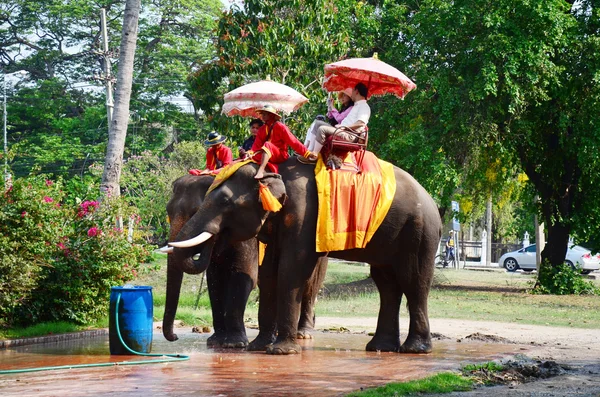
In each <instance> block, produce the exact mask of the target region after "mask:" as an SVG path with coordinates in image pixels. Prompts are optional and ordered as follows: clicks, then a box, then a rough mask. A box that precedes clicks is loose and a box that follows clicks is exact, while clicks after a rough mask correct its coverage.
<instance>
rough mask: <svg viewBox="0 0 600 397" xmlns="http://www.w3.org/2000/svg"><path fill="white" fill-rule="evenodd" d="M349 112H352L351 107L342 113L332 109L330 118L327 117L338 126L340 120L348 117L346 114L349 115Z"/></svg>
mask: <svg viewBox="0 0 600 397" xmlns="http://www.w3.org/2000/svg"><path fill="white" fill-rule="evenodd" d="M351 110H352V106H350V107H348V108H347V109H346V110H344V111H343V112H338V111H337V110H335V109H333V110H332V111H331V116H329V115H328V116H329V117H333V118H334V119H335V122H336V123H337V124H339V123H341V122H342V120H344V119H345V118H346V116H348V114H349V113H350V111H351Z"/></svg>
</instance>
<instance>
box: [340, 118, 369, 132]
mask: <svg viewBox="0 0 600 397" xmlns="http://www.w3.org/2000/svg"><path fill="white" fill-rule="evenodd" d="M365 125H366V124H365V123H364V121H361V120H358V121H357V122H356V123H354V124H351V125H346V126H344V125H342V124H338V125H336V126H335V128H340V127H347V128H351V129H353V130H354V131H360V129H361V128H363V127H364V126H365Z"/></svg>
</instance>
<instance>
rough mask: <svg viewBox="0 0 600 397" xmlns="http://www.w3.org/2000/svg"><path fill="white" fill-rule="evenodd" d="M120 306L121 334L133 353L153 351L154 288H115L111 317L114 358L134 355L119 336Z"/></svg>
mask: <svg viewBox="0 0 600 397" xmlns="http://www.w3.org/2000/svg"><path fill="white" fill-rule="evenodd" d="M119 295H121V300H120V302H119V331H120V332H121V337H122V338H123V341H124V342H125V343H126V344H127V346H129V348H130V349H132V350H134V351H136V352H140V353H150V351H151V350H152V319H153V306H152V287H148V286H124V287H112V288H111V291H110V310H109V312H110V314H109V321H108V339H109V346H110V354H121V355H123V354H132V353H130V352H129V351H128V350H127V349H126V348H125V347H123V345H122V343H121V341H120V340H119V336H118V334H117V324H116V319H115V309H116V306H117V305H116V304H117V297H118V296H119Z"/></svg>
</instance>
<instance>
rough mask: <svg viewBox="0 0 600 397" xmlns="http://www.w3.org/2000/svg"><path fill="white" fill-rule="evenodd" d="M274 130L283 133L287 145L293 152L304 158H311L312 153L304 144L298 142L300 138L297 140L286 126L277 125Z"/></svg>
mask: <svg viewBox="0 0 600 397" xmlns="http://www.w3.org/2000/svg"><path fill="white" fill-rule="evenodd" d="M273 128H277V129H278V130H279V131H280V132H281V135H282V136H283V139H284V140H285V143H287V144H288V145H289V146H290V147H291V148H292V150H294V152H296V153H298V154H299V155H300V156H302V157H306V158H308V157H309V156H310V151H309V150H308V149H307V148H306V146H304V144H303V143H302V142H300V141H299V140H298V138H296V136H295V135H294V134H292V131H290V129H289V128H288V127H287V126H286V125H285V124H282V123H276V125H274V126H273Z"/></svg>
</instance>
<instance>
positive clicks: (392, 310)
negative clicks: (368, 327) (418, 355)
mask: <svg viewBox="0 0 600 397" xmlns="http://www.w3.org/2000/svg"><path fill="white" fill-rule="evenodd" d="M371 277H372V278H373V281H375V285H376V286H377V289H378V290H379V302H380V307H379V317H378V318H377V330H376V331H375V336H373V339H371V341H370V342H369V343H367V347H366V350H367V351H383V352H396V351H398V349H399V348H400V324H399V316H400V302H401V301H402V291H401V290H400V286H399V284H398V282H397V281H396V276H395V273H394V271H393V269H392V268H391V267H389V268H388V267H386V268H382V267H375V266H371Z"/></svg>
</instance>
